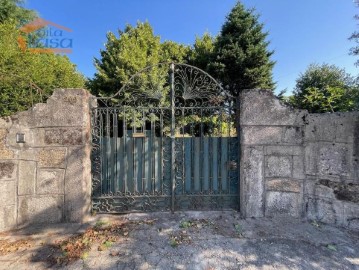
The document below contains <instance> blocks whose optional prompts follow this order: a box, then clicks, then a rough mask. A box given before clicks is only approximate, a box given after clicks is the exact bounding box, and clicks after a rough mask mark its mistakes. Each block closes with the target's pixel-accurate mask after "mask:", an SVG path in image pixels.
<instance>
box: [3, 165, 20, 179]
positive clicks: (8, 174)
mask: <svg viewBox="0 0 359 270" xmlns="http://www.w3.org/2000/svg"><path fill="white" fill-rule="evenodd" d="M16 170H17V166H16V163H15V162H14V161H0V180H11V179H15V178H16Z"/></svg>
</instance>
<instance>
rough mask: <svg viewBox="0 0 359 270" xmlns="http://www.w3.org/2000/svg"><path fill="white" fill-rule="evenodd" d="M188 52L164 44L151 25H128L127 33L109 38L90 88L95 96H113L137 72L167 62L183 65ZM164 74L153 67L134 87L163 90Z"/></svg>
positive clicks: (178, 45)
mask: <svg viewBox="0 0 359 270" xmlns="http://www.w3.org/2000/svg"><path fill="white" fill-rule="evenodd" d="M188 52H189V48H188V47H186V46H183V45H180V44H177V43H175V42H172V41H165V42H164V43H161V42H160V37H159V36H155V35H154V33H153V29H152V27H151V25H150V24H149V23H148V22H145V23H142V22H138V23H137V25H136V26H135V27H133V26H131V25H127V26H126V28H125V30H124V31H120V30H119V37H118V38H117V37H116V36H115V35H114V34H113V33H111V32H110V33H108V34H107V43H106V45H105V50H101V58H100V59H95V66H96V68H97V73H96V74H95V77H94V79H92V80H90V81H89V83H88V87H89V88H90V89H91V91H92V92H93V93H94V94H96V95H103V96H111V95H113V94H115V93H117V92H118V91H119V90H120V89H121V87H122V86H123V85H124V84H126V82H128V80H129V79H130V78H131V76H132V75H134V74H135V73H137V72H138V71H140V70H142V69H144V68H146V67H148V66H155V65H157V64H158V63H161V62H165V61H179V62H183V61H185V59H186V57H187V54H188ZM163 72H167V68H166V70H164V69H161V68H160V67H158V68H156V67H153V68H151V69H149V70H148V72H146V73H143V74H140V75H139V76H137V77H136V80H137V81H135V82H133V84H134V86H137V88H140V91H142V90H141V89H143V91H146V89H151V88H153V86H157V87H158V86H161V85H163V82H160V81H158V80H159V78H161V77H162V78H163V76H160V75H161V74H163ZM167 90H168V89H162V90H161V91H163V92H165V91H167Z"/></svg>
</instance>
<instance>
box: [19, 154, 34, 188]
mask: <svg viewBox="0 0 359 270" xmlns="http://www.w3.org/2000/svg"><path fill="white" fill-rule="evenodd" d="M35 182H36V162H35V161H22V160H20V161H19V183H18V194H19V195H31V194H34V193H35Z"/></svg>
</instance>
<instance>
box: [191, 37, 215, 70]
mask: <svg viewBox="0 0 359 270" xmlns="http://www.w3.org/2000/svg"><path fill="white" fill-rule="evenodd" d="M214 43H215V38H214V37H212V36H211V35H210V34H209V33H205V34H204V35H203V36H202V37H198V36H197V37H196V40H195V42H194V45H193V48H192V50H191V52H190V59H189V63H190V64H191V65H193V66H195V67H198V68H200V69H202V70H205V71H208V70H209V66H210V63H211V62H212V61H213V57H214Z"/></svg>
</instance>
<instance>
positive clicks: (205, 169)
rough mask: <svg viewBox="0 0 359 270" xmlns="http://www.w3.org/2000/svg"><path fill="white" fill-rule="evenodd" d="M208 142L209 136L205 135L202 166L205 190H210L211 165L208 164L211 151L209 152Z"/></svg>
mask: <svg viewBox="0 0 359 270" xmlns="http://www.w3.org/2000/svg"><path fill="white" fill-rule="evenodd" d="M208 144H209V140H208V137H203V155H202V159H203V167H202V170H203V172H202V174H203V190H204V191H206V192H208V191H209V186H210V185H209V175H208V172H209V166H208V159H209V152H208Z"/></svg>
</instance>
